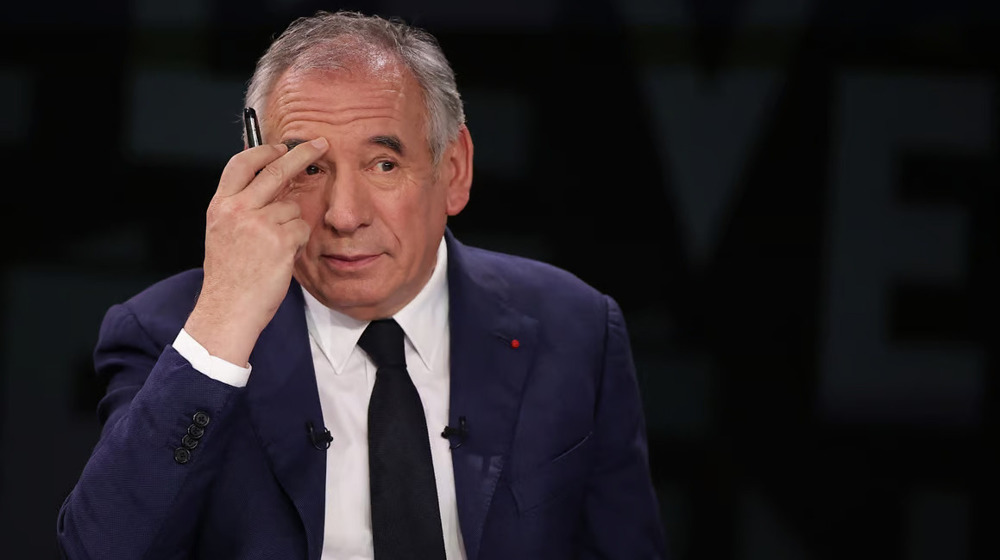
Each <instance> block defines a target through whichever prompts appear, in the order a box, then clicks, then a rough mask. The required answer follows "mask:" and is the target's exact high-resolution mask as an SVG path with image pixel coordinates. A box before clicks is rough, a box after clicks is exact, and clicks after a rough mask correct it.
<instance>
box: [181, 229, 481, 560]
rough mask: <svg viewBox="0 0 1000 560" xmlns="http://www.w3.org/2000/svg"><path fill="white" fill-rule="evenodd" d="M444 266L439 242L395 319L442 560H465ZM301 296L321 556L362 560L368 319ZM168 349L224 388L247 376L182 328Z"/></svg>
mask: <svg viewBox="0 0 1000 560" xmlns="http://www.w3.org/2000/svg"><path fill="white" fill-rule="evenodd" d="M447 263H448V251H447V248H446V245H445V242H444V239H442V240H441V244H440V246H439V247H438V253H437V264H436V265H435V268H434V272H433V273H432V275H431V278H430V280H429V281H428V282H427V284H426V285H425V286H424V287H423V289H422V290H421V291H420V293H418V294H417V296H416V297H415V298H413V300H412V301H410V302H409V303H408V304H407V305H406V306H405V307H403V309H401V310H399V312H398V313H396V314H395V316H394V319H396V322H397V323H399V326H400V327H402V329H403V332H404V333H405V334H406V337H405V339H406V344H405V345H406V367H407V370H409V372H410V378H411V379H413V384H414V385H415V386H416V388H417V392H418V393H420V400H421V401H422V402H423V405H424V414H425V415H426V417H427V432H428V437H429V439H430V444H431V460H432V461H433V463H434V477H435V481H436V484H437V493H438V505H439V507H440V510H441V527H442V530H443V532H444V545H445V551H446V553H447V557H448V560H464V559H465V547H464V544H463V543H462V534H461V531H460V529H459V524H458V504H457V502H456V501H455V478H454V471H453V469H452V463H451V451H450V449H449V442H448V440H447V439H445V438H443V437H441V432H442V431H443V430H444V427H445V426H446V425H447V424H448V399H449V389H450V385H449V380H450V379H449V378H450V375H449V372H450V369H449V366H450V360H449V356H450V353H449V349H450V334H449V331H448V277H447ZM302 293H303V295H304V296H305V303H306V304H305V309H304V310H303V312H304V313H305V315H306V324H307V326H308V328H309V338H310V347H311V348H312V358H313V368H314V369H315V371H316V385H317V387H318V388H319V401H320V405H321V407H322V409H323V423H324V425H325V427H326V429H328V430H330V434H331V435H332V436H333V443H332V445H331V446H330V448H329V449H328V450H327V457H326V517H325V520H324V539H323V556H322V558H323V560H335V559H336V560H362V559H364V560H369V559H372V558H373V557H374V552H373V549H372V524H371V504H370V499H369V487H368V400H369V398H370V397H371V392H372V387H373V386H374V384H375V370H376V368H375V364H374V363H372V361H371V360H370V359H369V358H368V356H367V354H365V352H364V351H363V350H361V349H360V348H358V346H357V343H358V339H359V338H361V333H362V332H364V330H365V327H366V326H368V322H367V321H358V320H355V319H352V318H350V317H348V316H347V315H344V314H343V313H339V312H337V311H334V310H332V309H329V308H327V307H325V306H324V305H323V304H321V303H320V302H319V301H318V300H316V298H314V297H313V296H312V294H310V293H309V292H308V291H306V290H305V289H303V290H302ZM174 348H175V349H176V350H177V351H178V352H179V353H180V354H181V355H182V356H184V357H185V358H186V359H187V360H188V361H189V362H191V365H192V366H194V368H195V369H197V370H198V371H200V372H202V373H204V374H205V375H208V376H210V377H212V378H214V379H217V380H219V381H222V382H224V383H228V384H230V385H233V386H236V387H243V386H245V385H246V382H247V379H249V377H250V371H251V366H250V365H248V367H239V366H236V365H234V364H231V363H229V362H226V361H225V360H222V359H220V358H218V357H215V356H211V355H209V354H208V352H207V351H206V350H205V349H204V348H203V347H202V346H201V345H200V344H198V342H197V341H195V340H194V339H193V338H191V336H190V335H188V334H187V333H186V332H185V331H184V330H183V329H181V332H180V333H179V334H178V336H177V339H176V340H175V341H174Z"/></svg>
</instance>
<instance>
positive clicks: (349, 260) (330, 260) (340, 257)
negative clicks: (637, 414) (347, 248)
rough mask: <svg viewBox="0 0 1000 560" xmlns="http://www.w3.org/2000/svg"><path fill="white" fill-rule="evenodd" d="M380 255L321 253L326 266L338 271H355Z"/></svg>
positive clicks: (369, 263)
mask: <svg viewBox="0 0 1000 560" xmlns="http://www.w3.org/2000/svg"><path fill="white" fill-rule="evenodd" d="M380 256H382V255H381V254H380V253H379V254H328V255H323V257H322V258H323V262H324V263H326V265H327V266H329V267H331V268H333V269H334V270H339V271H345V272H346V271H356V270H361V269H363V268H366V267H368V266H371V265H373V264H374V263H375V261H377V260H378V258H379V257H380Z"/></svg>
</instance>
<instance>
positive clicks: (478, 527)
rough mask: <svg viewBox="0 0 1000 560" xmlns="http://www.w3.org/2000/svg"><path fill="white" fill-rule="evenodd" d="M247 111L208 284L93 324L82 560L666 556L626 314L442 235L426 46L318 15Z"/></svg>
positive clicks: (443, 138)
mask: <svg viewBox="0 0 1000 560" xmlns="http://www.w3.org/2000/svg"><path fill="white" fill-rule="evenodd" d="M246 101H247V105H248V106H250V107H254V108H256V110H257V111H258V113H259V114H260V116H261V130H262V134H263V138H264V141H265V142H266V143H265V144H263V145H261V146H258V147H253V148H249V149H246V150H244V151H243V152H241V153H239V154H236V155H235V156H233V157H232V159H231V160H230V161H229V163H228V164H227V165H226V167H225V168H224V169H223V171H222V174H221V178H220V180H219V185H218V188H217V191H216V193H215V195H214V197H213V199H212V201H211V203H210V204H209V207H208V211H207V228H206V232H205V259H204V266H203V268H202V269H198V270H190V271H186V272H183V273H180V274H178V275H175V276H173V277H171V278H167V279H165V280H163V281H161V282H159V283H157V284H155V285H153V286H151V287H149V288H148V289H146V290H145V291H143V292H142V293H140V294H138V295H136V296H135V297H133V298H131V299H130V300H128V301H126V302H125V303H123V304H120V305H116V306H113V307H112V308H111V309H110V310H109V311H108V313H107V315H106V317H105V320H104V322H103V324H102V326H101V331H100V337H99V341H98V344H97V347H96V349H95V352H94V359H95V365H96V368H97V371H98V373H99V374H100V375H102V376H106V377H107V379H108V389H107V393H106V395H105V396H104V398H103V399H102V400H101V403H100V405H99V410H98V412H99V417H100V420H101V422H102V426H103V428H102V434H101V438H100V441H99V442H98V444H97V445H96V447H95V448H94V450H93V454H92V456H91V457H90V459H89V461H88V463H87V465H86V466H85V468H84V470H83V472H82V474H81V476H80V479H79V481H78V483H77V485H76V487H75V488H74V489H73V491H72V492H71V493H70V495H69V496H68V497H67V499H66V501H65V503H64V505H63V507H62V508H61V511H60V512H59V519H58V538H59V543H60V545H61V547H62V550H63V551H64V553H65V556H66V557H68V558H72V559H77V558H91V559H99V558H101V559H103V558H128V559H137V558H211V559H226V558H280V559H287V558H309V559H313V560H318V559H321V558H322V559H324V560H326V559H334V558H351V559H354V558H377V559H378V560H392V559H394V558H420V559H422V560H423V559H432V558H440V559H444V558H448V559H451V560H454V559H462V558H468V559H484V560H485V559H531V558H545V559H557V558H623V559H624V558H628V559H637V558H662V557H663V556H664V555H665V553H664V548H665V547H664V539H663V534H662V526H661V522H660V519H659V514H658V506H657V500H656V496H655V494H654V491H653V488H652V484H651V479H650V473H649V468H648V458H647V451H646V442H645V437H646V436H645V428H644V420H643V417H642V410H641V406H640V399H639V394H638V388H637V385H636V379H635V372H634V366H633V364H632V358H631V352H630V349H629V341H628V336H627V332H626V328H625V325H624V321H623V318H622V314H621V311H620V309H619V308H618V306H617V304H616V303H615V302H614V301H613V300H612V299H611V298H609V297H607V296H604V295H602V294H599V293H598V292H596V291H595V290H594V289H592V288H590V287H589V286H587V285H585V284H584V283H582V282H581V281H580V280H578V279H577V278H575V277H573V276H572V275H570V274H568V273H566V272H563V271H561V270H558V269H555V268H553V267H551V266H548V265H546V264H542V263H539V262H534V261H530V260H526V259H523V258H518V257H514V256H507V255H501V254H497V253H493V252H488V251H484V250H480V249H474V248H471V247H467V246H465V245H463V244H461V243H460V242H459V241H458V240H457V239H456V238H455V237H454V236H453V235H452V233H451V232H450V230H448V229H447V227H446V222H447V218H448V216H453V215H456V214H458V213H459V212H460V211H461V210H462V209H463V208H464V207H465V205H466V203H467V201H468V199H469V191H470V186H471V183H472V153H473V147H472V140H471V137H470V135H469V130H468V129H467V128H466V126H465V124H464V115H463V111H462V103H461V100H460V97H459V94H458V92H457V90H456V87H455V80H454V75H453V73H452V71H451V69H450V67H449V65H448V63H447V61H446V59H445V57H444V55H443V54H442V53H441V52H440V50H439V48H438V46H437V44H436V42H435V40H434V39H433V37H431V36H429V35H428V34H426V33H424V32H422V31H420V30H418V29H414V28H411V27H409V26H407V25H405V24H403V23H401V22H395V21H393V22H390V21H386V20H383V19H380V18H377V17H366V16H362V15H360V14H356V13H343V12H338V13H326V12H319V13H317V14H316V15H315V16H313V17H310V18H301V19H299V20H296V21H295V22H293V24H292V25H291V26H289V28H288V29H287V30H286V31H285V32H284V33H283V34H282V35H281V36H280V37H278V38H277V39H276V40H275V42H274V43H273V44H272V45H271V47H270V48H269V49H268V51H267V52H266V53H265V54H264V56H263V57H262V58H261V60H260V61H259V63H258V65H257V69H256V71H255V73H254V76H253V77H252V79H251V81H250V83H249V86H248V90H247V100H246ZM386 341H389V342H386ZM387 356H388V357H387ZM386 399H388V400H386ZM392 399H398V400H392ZM407 399H408V400H407ZM405 411H409V412H414V413H415V416H405V415H404V414H405ZM407 508H409V509H407Z"/></svg>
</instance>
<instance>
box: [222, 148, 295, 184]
mask: <svg viewBox="0 0 1000 560" xmlns="http://www.w3.org/2000/svg"><path fill="white" fill-rule="evenodd" d="M286 152H288V146H286V145H284V144H264V145H263V146H257V147H255V148H250V149H248V150H243V151H242V152H240V153H238V154H236V155H234V156H233V157H231V158H229V162H228V163H227V164H226V167H225V168H223V169H222V176H221V177H220V178H219V187H218V188H217V189H216V191H215V194H216V196H232V195H234V194H236V193H238V192H240V191H242V190H243V189H245V188H246V186H247V185H248V184H250V181H253V178H254V175H256V174H257V171H259V170H260V169H262V168H263V167H264V166H266V165H267V164H269V163H271V162H272V161H274V160H276V159H278V158H279V157H281V156H283V155H284V154H285V153H286Z"/></svg>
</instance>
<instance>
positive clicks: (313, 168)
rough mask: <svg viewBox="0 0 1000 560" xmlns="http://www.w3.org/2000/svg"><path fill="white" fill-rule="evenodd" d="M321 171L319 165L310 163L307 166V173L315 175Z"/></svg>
mask: <svg viewBox="0 0 1000 560" xmlns="http://www.w3.org/2000/svg"><path fill="white" fill-rule="evenodd" d="M319 172H320V169H319V167H317V166H315V165H310V166H309V167H307V168H306V175H315V174H317V173H319Z"/></svg>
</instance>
